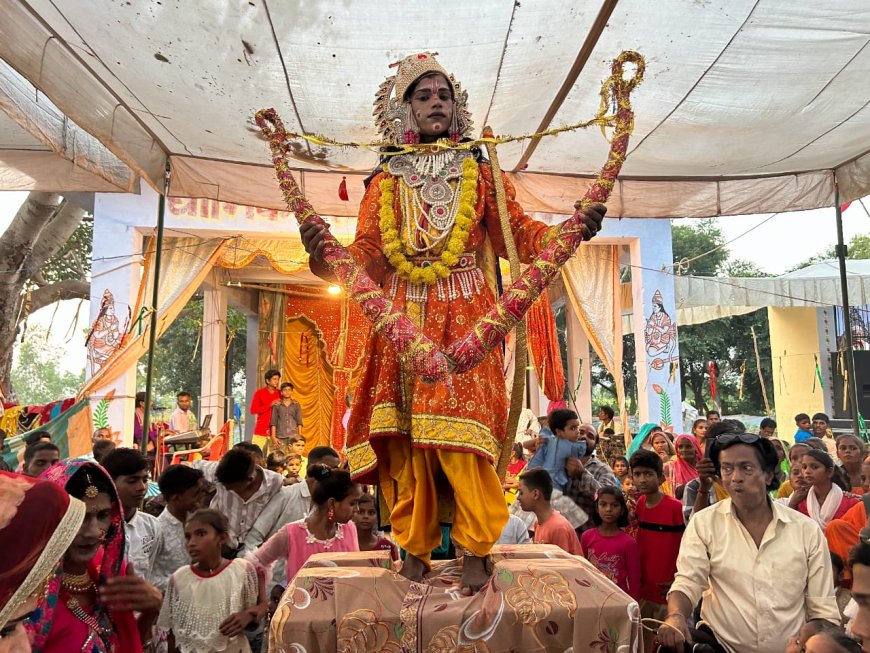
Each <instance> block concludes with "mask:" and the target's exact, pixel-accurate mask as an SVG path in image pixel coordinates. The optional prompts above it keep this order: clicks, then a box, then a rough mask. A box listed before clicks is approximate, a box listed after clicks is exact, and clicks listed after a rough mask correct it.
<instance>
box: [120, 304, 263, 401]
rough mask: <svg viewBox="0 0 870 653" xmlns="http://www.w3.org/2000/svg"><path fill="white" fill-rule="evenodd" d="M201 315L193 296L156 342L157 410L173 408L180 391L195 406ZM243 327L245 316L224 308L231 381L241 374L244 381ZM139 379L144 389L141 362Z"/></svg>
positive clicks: (199, 382)
mask: <svg viewBox="0 0 870 653" xmlns="http://www.w3.org/2000/svg"><path fill="white" fill-rule="evenodd" d="M202 314H203V301H202V297H201V296H195V297H194V298H193V299H191V300H190V301H189V302H188V303H187V306H185V307H184V308H183V309H182V310H181V312H180V313H179V314H178V317H177V318H176V319H175V321H174V322H173V323H172V324H171V325H169V328H168V329H167V330H166V332H165V333H164V334H163V335H162V336H160V338H159V339H158V340H157V348H156V349H155V350H154V392H153V396H154V401H155V403H156V404H157V405H159V406H167V407H169V406H174V405H175V395H176V393H177V392H179V391H181V390H187V391H188V392H189V393H190V394H191V395H192V397H193V400H194V402H196V403H195V404H194V405H197V404H198V400H199V397H200V394H201V392H202ZM246 327H247V321H246V319H245V316H244V314H242V313H241V312H239V311H237V310H236V309H234V308H232V307H229V308H227V341H228V342H227V345H228V349H227V355H228V356H229V361H228V366H229V370H230V379H233V380H235V379H237V378H239V375H240V374H241V376H242V378H243V377H244V372H245V354H246V352H245V339H246V333H247V329H246ZM230 338H232V343H231V344H230ZM138 377H139V378H138V380H137V382H138V386H139V387H140V388H141V389H144V388H145V364H144V362H140V364H139V368H138ZM232 390H233V388H227V394H232Z"/></svg>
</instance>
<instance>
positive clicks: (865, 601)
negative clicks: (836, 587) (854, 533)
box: [849, 528, 870, 653]
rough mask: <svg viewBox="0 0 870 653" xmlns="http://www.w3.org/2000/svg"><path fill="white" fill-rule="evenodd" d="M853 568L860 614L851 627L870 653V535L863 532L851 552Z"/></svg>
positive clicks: (855, 594) (853, 598)
mask: <svg viewBox="0 0 870 653" xmlns="http://www.w3.org/2000/svg"><path fill="white" fill-rule="evenodd" d="M849 566H850V567H851V568H852V600H853V601H855V603H856V604H857V605H858V612H857V614H856V615H855V618H854V619H853V620H852V623H851V624H849V627H850V629H851V631H852V636H853V637H857V638H859V639H860V640H861V642H862V644H861V650H863V651H864V653H870V533H868V531H867V529H866V528H865V529H864V530H862V531H861V539H859V540H858V544H857V545H856V546H855V547H854V548H853V549H852V550H851V551H850V552H849Z"/></svg>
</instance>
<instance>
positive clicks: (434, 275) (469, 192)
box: [379, 157, 479, 286]
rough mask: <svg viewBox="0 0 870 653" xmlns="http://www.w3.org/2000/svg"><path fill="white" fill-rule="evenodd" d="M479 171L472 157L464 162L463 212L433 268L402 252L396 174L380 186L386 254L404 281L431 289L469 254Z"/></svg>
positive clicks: (384, 179)
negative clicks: (396, 201)
mask: <svg viewBox="0 0 870 653" xmlns="http://www.w3.org/2000/svg"><path fill="white" fill-rule="evenodd" d="M478 174H479V171H478V167H477V162H476V161H475V160H474V158H473V157H468V158H467V159H465V160H464V161H463V162H462V177H461V179H460V181H459V210H458V211H457V214H456V223H455V224H454V225H453V230H452V232H451V234H450V239H449V240H448V241H447V246H446V247H445V248H444V250H443V251H442V252H441V260H440V261H435V262H433V263H432V264H431V265H426V264H425V263H424V265H423V266H420V267H418V266H416V265H414V264H413V263H411V262H410V261H409V260H408V259H407V257H406V256H405V254H404V253H403V252H402V242H401V239H400V238H399V224H398V220H397V219H396V212H395V210H394V208H393V207H394V205H395V198H396V179H395V177H393V176H392V175H387V176H385V177H384V178H383V179H382V180H381V183H380V190H381V209H380V214H379V215H380V222H379V226H380V229H381V239H382V240H383V244H384V254H385V255H386V257H387V259H388V260H389V261H390V263H391V264H392V266H393V267H394V268H395V269H396V274H398V275H399V276H400V277H401V278H402V279H406V280H408V281H410V282H411V283H416V284H424V285H427V286H431V285H432V284H433V283H435V282H436V281H438V279H439V278H441V279H446V278H447V277H449V276H450V268H452V267H453V266H454V265H456V264H457V263H458V262H459V257H460V256H462V253H463V252H464V251H465V245H466V243H467V242H468V235H469V234H470V233H471V226H472V225H473V224H474V219H475V218H476V217H477V216H476V213H475V202H476V200H477V177H478Z"/></svg>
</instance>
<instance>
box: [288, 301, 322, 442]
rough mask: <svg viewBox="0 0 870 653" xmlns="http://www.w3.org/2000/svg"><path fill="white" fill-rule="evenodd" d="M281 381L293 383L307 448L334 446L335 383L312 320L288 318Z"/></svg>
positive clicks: (294, 396)
mask: <svg viewBox="0 0 870 653" xmlns="http://www.w3.org/2000/svg"><path fill="white" fill-rule="evenodd" d="M282 367H283V370H282V371H281V381H282V382H284V381H289V382H290V383H292V384H293V387H294V390H293V398H294V399H296V401H298V402H299V405H300V407H301V409H302V423H303V426H302V433H303V435H304V436H305V450H306V452H307V451H310V450H311V449H313V448H314V447H319V446H332V438H331V435H332V412H333V411H332V406H333V399H334V397H335V385H334V384H333V381H332V366H331V365H330V364H329V361H328V360H327V358H326V351H325V348H324V345H323V342H322V341H321V339H320V338H319V337H318V334H317V331H316V330H315V328H314V325H313V324H312V322H311V321H310V320H308V319H307V318H304V317H299V318H295V319H291V320H287V321H286V324H285V335H284V364H283V366H282Z"/></svg>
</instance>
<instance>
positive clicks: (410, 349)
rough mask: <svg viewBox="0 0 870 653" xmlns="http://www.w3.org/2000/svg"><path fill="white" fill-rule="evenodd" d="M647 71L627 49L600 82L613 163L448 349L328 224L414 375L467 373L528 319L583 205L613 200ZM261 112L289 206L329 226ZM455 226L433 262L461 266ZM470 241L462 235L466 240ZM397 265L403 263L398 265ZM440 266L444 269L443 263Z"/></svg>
mask: <svg viewBox="0 0 870 653" xmlns="http://www.w3.org/2000/svg"><path fill="white" fill-rule="evenodd" d="M626 63H633V64H634V65H635V67H636V71H635V74H634V76H632V77H631V78H630V79H625V78H624V77H623V68H624V65H625V64H626ZM643 73H644V59H643V57H642V56H641V55H640V54H638V53H637V52H632V51H625V52H623V53H622V54H620V55H619V57H617V58H616V59H615V60H614V61H613V65H612V68H611V76H610V77H609V78H608V79H606V80H605V81H604V83H603V84H602V87H601V106H600V109H599V116H598V119H599V120H602V121H605V118H606V122H607V123H610V124H613V126H614V134H613V139H612V140H611V144H610V152H609V153H608V157H607V162H606V163H605V164H604V167H603V168H602V169H601V172H600V173H599V175H598V178H597V179H596V180H595V182H594V183H593V184H592V186H591V187H590V188H589V190H588V191H587V192H586V195H585V196H584V198H583V199H582V200H580V201H578V202H577V204H575V206H576V207H577V212H576V213H575V214H574V215H573V216H572V217H571V218H569V219H568V220H566V221H565V222H563V223H562V224H561V225H559V227H558V231H557V233H556V235H555V236H554V237H553V239H552V240H551V241H550V242H549V243H548V244H547V245H546V247H545V248H544V249H543V250H542V251H541V253H540V254H539V255H538V257H537V258H536V260H535V261H534V262H533V263H532V264H531V265H529V266H528V267H527V268H526V270H525V272H523V274H522V275H521V276H520V278H519V279H517V280H516V281H515V282H514V283H513V284H512V285H511V286H510V288H508V289H507V290H505V292H504V293H503V294H502V296H501V297H500V298H499V300H498V302H496V304H495V305H494V306H493V308H492V309H491V310H490V311H489V313H487V314H486V315H484V316H483V317H481V319H480V320H479V321H478V322H477V324H475V325H474V328H473V329H472V330H471V331H470V332H469V333H468V334H467V335H466V336H465V337H464V338H462V339H460V340H459V341H456V342H453V343H451V344H450V345H449V347H448V348H447V350H446V351H444V352H442V351H441V350H440V349H439V348H438V347H437V346H436V345H435V343H433V342H432V341H431V340H430V339H429V338H427V337H426V336H425V335H424V334H423V332H422V331H421V330H420V329H419V328H418V327H417V326H416V325H415V324H414V323H413V322H411V320H409V319H408V317H407V316H406V315H404V313H402V312H401V311H400V310H398V309H397V308H395V307H394V306H393V303H392V302H391V301H390V299H389V298H388V297H387V296H386V294H385V293H384V292H383V290H382V289H381V288H380V287H379V286H378V285H377V284H375V283H374V282H373V281H372V280H371V279H370V278H369V276H368V275H367V274H366V273H365V271H364V270H362V269H361V268H360V266H359V265H357V263H356V261H355V260H354V259H353V257H352V256H351V255H350V253H349V252H348V251H347V249H345V248H344V247H343V246H342V245H341V244H340V243H339V242H338V241H337V240H336V239H335V237H334V236H332V235H331V234H330V233H329V232H328V231H327V232H326V234H327V235H326V238H325V242H324V250H323V260H324V261H325V262H326V264H327V265H328V266H329V268H330V270H331V271H332V272H333V274H335V276H336V277H337V278H338V281H339V283H340V284H341V285H342V287H343V288H344V289H345V290H346V291H347V292H348V294H349V295H350V296H351V297H352V298H353V299H354V301H356V302H357V303H358V304H359V305H360V307H361V308H362V310H363V313H364V314H365V315H366V317H367V318H368V319H369V320H370V321H371V322H372V324H373V325H374V327H375V329H377V331H378V332H379V333H381V334H382V335H383V336H384V337H385V338H386V339H387V340H388V341H389V342H390V344H391V345H392V346H393V347H394V348H395V349H396V351H397V352H398V353H399V355H400V356H401V357H403V358H404V359H405V360H406V362H407V363H408V364H409V365H410V367H411V369H412V370H413V372H414V373H415V374H417V375H419V376H420V377H421V378H422V379H424V380H425V381H428V382H437V381H441V382H446V383H449V380H450V374H451V373H454V372H455V373H461V372H466V371H468V370H470V369H472V368H473V367H475V366H476V365H478V364H480V363H481V362H482V361H483V359H484V358H485V357H486V355H487V354H488V353H489V352H490V351H492V349H493V348H494V347H496V346H497V345H498V344H499V343H501V342H502V340H503V339H504V337H505V335H507V333H508V332H509V331H510V330H511V329H513V328H514V327H515V326H516V324H517V323H518V322H519V321H520V320H521V319H523V316H524V315H525V314H526V312H527V311H528V310H529V309H530V308H531V306H532V304H534V302H535V300H536V299H537V298H538V297H539V296H540V294H541V293H542V292H543V291H544V290H546V288H547V287H548V286H549V285H550V282H552V281H553V279H554V278H555V276H556V275H557V274H558V273H559V269H560V268H561V266H562V264H564V263H565V261H567V260H568V258H570V257H571V255H572V254H573V253H574V251H575V250H576V249H577V247H579V245H580V243H581V242H582V241H583V239H584V234H583V231H584V229H583V221H582V209H583V208H585V207H587V206H589V205H590V204H593V203H595V202H605V201H607V198H608V197H609V195H610V191H611V190H612V189H613V185H614V183H615V181H616V177H617V175H618V174H619V171H620V169H621V168H622V164H623V162H624V161H625V155H626V152H627V151H628V139H629V136H630V135H631V132H632V130H633V128H634V112H633V111H632V108H631V92H632V91H633V90H634V88H635V87H636V86H637V85H638V84H639V83H640V81H641V80H642V79H643ZM611 104H614V105H615V106H616V112H615V115H614V116H612V117H607V115H606V114H607V110H608V108H609V107H610V106H611ZM255 119H256V121H257V125H258V126H259V127H260V129H261V131H262V133H263V135H264V136H265V137H266V138H267V139H268V140H269V145H270V147H271V150H272V163H273V164H274V166H275V171H276V174H277V177H278V183H279V184H280V186H281V189H282V191H283V192H284V198H285V200H286V201H287V207H288V208H289V209H290V211H292V212H293V213H294V214H295V215H296V220H297V221H298V222H299V223H300V224H302V223H303V222H306V221H307V222H315V223H320V224H324V225H325V224H326V223H325V221H324V220H323V218H321V217H320V216H319V215H317V213H316V212H315V211H314V208H313V207H312V206H311V204H310V203H309V202H308V201H307V200H306V199H305V197H304V196H303V194H302V191H301V189H300V188H299V184H298V183H297V182H296V179H295V178H294V177H293V174H292V173H291V172H290V167H289V165H288V163H287V160H288V157H289V156H290V143H291V141H292V135H291V134H289V133H288V132H287V130H286V129H285V128H284V124H283V122H282V121H281V119H280V118H279V117H278V114H277V112H276V111H275V109H263V110H261V111H258V112H257V115H256V117H255ZM465 181H466V177H465V168H463V188H462V189H463V191H464V190H465ZM384 190H387V191H388V194H389V195H390V197H384V196H383V192H384ZM381 191H382V198H381V199H382V201H381V207H382V213H381V216H380V218H381V228H382V229H383V228H384V226H386V227H387V231H388V232H389V233H392V231H391V227H392V228H395V226H396V218H395V214H393V215H392V216H390V215H389V213H392V207H393V202H392V201H387V200H388V199H390V198H391V197H392V192H393V188H385V187H384V186H382V187H381ZM463 199H464V198H463ZM385 205H387V206H389V208H390V211H389V212H387V213H385V212H384V211H383V207H384V206H385ZM460 210H461V209H460ZM466 217H467V216H465V215H463V214H462V213H460V215H458V216H457V225H456V227H460V225H459V219H460V218H466ZM468 227H470V224H469V225H468ZM454 231H455V232H457V231H458V232H459V234H457V233H454V234H452V236H453V237H455V238H456V239H457V240H456V241H455V242H454V238H453V237H451V239H450V243H449V244H448V247H447V248H446V249H445V251H444V252H443V254H442V259H441V261H436V263H435V265H439V264H440V265H444V266H446V267H447V268H448V270H447V272H448V273H449V266H450V265H455V262H453V263H450V261H452V258H451V255H453V254H456V252H454V251H451V246H453V248H454V249H455V247H456V246H457V243H458V238H459V236H460V235H461V233H462V230H461V228H460V229H457V228H454ZM466 238H467V234H466ZM387 244H389V245H390V252H389V253H387V252H385V253H387V256H388V257H389V258H390V261H391V263H393V265H394V266H396V263H395V262H393V257H395V259H396V261H397V262H398V263H399V265H402V266H403V269H404V274H406V275H413V273H414V270H418V269H420V268H414V266H413V265H411V263H410V262H409V261H407V260H402V259H404V255H402V254H401V249H399V250H398V251H397V250H396V248H395V245H396V244H398V230H396V234H395V236H394V237H390V238H388V240H387V241H385V250H386V249H387ZM464 244H465V243H464V241H463V243H462V246H463V247H464ZM445 254H446V255H447V256H448V257H447V258H446V259H445V258H444V255H445ZM459 254H461V251H460V252H459ZM397 255H401V256H402V259H399V258H398V256H397ZM404 264H407V265H410V266H411V268H412V269H410V270H409V269H408V268H407V266H405V265H404ZM431 267H432V268H434V267H435V266H434V265H433V266H431ZM396 268H397V269H398V266H396ZM438 269H439V270H440V267H439V268H438ZM432 274H433V275H437V274H439V272H436V271H434V270H433V272H432ZM430 276H431V275H428V274H427V275H426V276H425V277H421V279H422V282H423V283H425V282H426V279H428V278H430ZM406 278H408V277H406ZM433 281H434V279H433ZM430 283H431V282H430Z"/></svg>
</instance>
